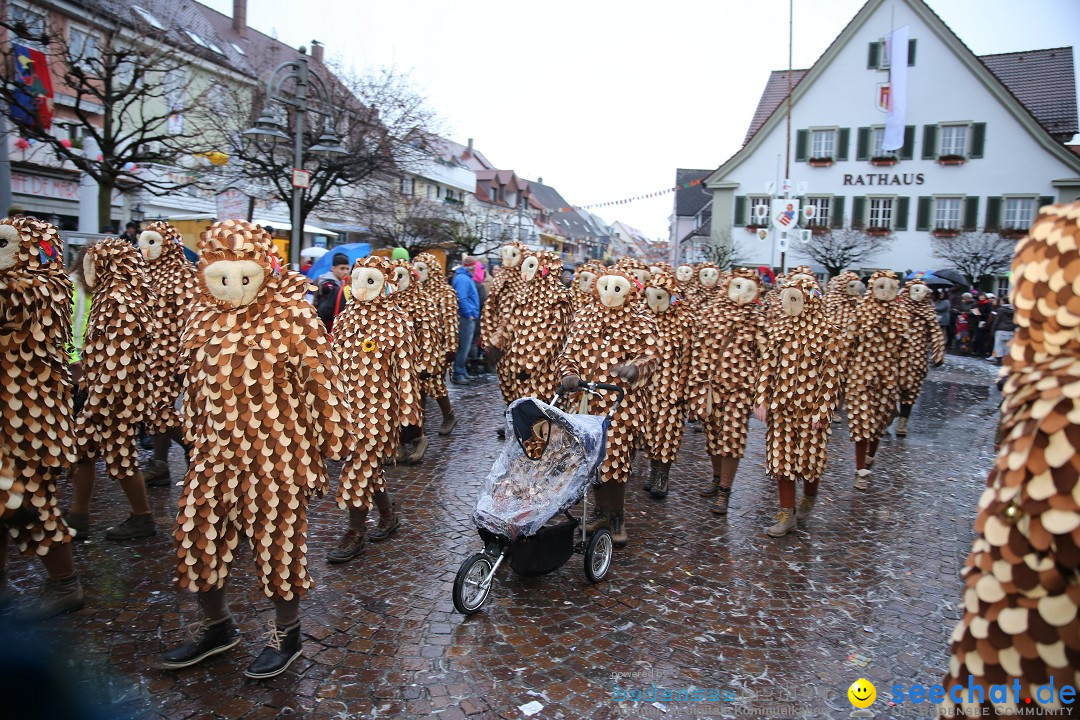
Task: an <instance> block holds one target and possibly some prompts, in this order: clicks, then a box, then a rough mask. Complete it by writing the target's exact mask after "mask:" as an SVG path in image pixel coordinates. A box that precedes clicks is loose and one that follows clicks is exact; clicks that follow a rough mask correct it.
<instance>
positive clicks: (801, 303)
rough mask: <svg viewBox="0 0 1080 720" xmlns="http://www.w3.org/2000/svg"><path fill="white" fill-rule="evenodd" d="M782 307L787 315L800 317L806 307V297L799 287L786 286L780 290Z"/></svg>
mask: <svg viewBox="0 0 1080 720" xmlns="http://www.w3.org/2000/svg"><path fill="white" fill-rule="evenodd" d="M780 307H781V308H783V310H784V314H785V315H787V316H789V317H798V316H799V315H802V312H803V309H804V308H805V307H806V297H805V296H804V295H803V292H802V290H800V289H799V288H784V289H783V290H781V291H780Z"/></svg>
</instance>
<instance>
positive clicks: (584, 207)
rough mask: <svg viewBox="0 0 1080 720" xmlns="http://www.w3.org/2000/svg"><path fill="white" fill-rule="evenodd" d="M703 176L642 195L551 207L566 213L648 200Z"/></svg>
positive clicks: (697, 182) (684, 187) (686, 186)
mask: <svg viewBox="0 0 1080 720" xmlns="http://www.w3.org/2000/svg"><path fill="white" fill-rule="evenodd" d="M704 180H705V178H698V179H697V180H691V181H690V182H684V183H679V184H678V185H676V186H675V187H670V188H664V189H663V190H657V191H656V192H651V193H645V194H644V195H636V196H634V197H630V198H624V199H622V200H609V201H608V202H601V203H593V204H592V205H571V206H567V207H560V208H553V209H552V210H551V212H553V213H568V212H574V211H575V210H595V209H596V208H602V207H611V206H612V205H626V204H627V203H632V202H637V201H638V200H648V199H649V198H654V197H659V196H661V195H668V194H669V193H673V192H678V191H679V190H689V189H690V188H692V187H696V186H698V185H700V184H701V183H702V182H704Z"/></svg>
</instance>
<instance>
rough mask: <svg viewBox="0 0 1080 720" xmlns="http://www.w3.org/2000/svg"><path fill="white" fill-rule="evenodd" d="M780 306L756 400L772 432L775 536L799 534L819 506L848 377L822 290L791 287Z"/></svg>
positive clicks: (768, 454) (768, 452) (768, 443)
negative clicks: (834, 420)
mask: <svg viewBox="0 0 1080 720" xmlns="http://www.w3.org/2000/svg"><path fill="white" fill-rule="evenodd" d="M778 305H779V307H780V310H779V312H778V314H777V317H776V319H775V320H774V321H773V322H772V323H771V324H770V325H769V326H768V330H767V336H766V343H765V357H764V358H763V361H764V362H763V364H762V370H761V375H760V378H759V380H758V392H757V399H756V400H755V405H756V408H755V414H756V415H757V416H758V419H760V420H764V421H765V423H766V426H767V430H766V433H765V465H766V469H767V472H768V474H769V475H770V476H771V477H774V478H776V480H777V486H778V491H779V495H780V512H779V513H778V514H777V516H776V518H775V519H776V524H775V525H773V526H772V527H770V528H769V529H768V530H767V532H768V534H769V535H771V536H773V537H779V536H782V535H785V534H787V533H788V532H790V531H791V530H793V529H795V526H796V523H797V521H798V520H803V519H805V518H806V517H808V516H809V514H810V512H811V510H812V509H813V507H814V502H815V500H816V498H817V483H818V479H819V478H820V477H821V474H822V473H823V472H824V470H825V461H826V458H827V451H828V445H829V434H830V432H831V417H832V411H833V409H834V408H835V406H836V403H837V400H838V398H839V396H840V382H841V376H842V374H843V371H844V368H843V364H844V343H843V341H842V339H841V336H840V331H839V330H837V329H836V328H835V327H834V326H833V325H832V324H831V323H830V322H829V321H828V319H827V318H826V317H825V307H824V302H823V300H822V296H821V290H820V289H819V288H818V285H817V283H816V282H815V281H813V280H810V279H808V278H796V279H794V280H788V281H786V282H785V283H784V284H783V285H782V286H781V289H780V300H779V303H778ZM798 480H802V481H803V501H802V503H801V504H800V505H799V508H798V511H796V508H795V494H796V487H795V483H796V481H798Z"/></svg>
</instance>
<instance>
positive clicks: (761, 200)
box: [698, 195, 770, 227]
mask: <svg viewBox="0 0 1080 720" xmlns="http://www.w3.org/2000/svg"><path fill="white" fill-rule="evenodd" d="M769 200H770V198H769V196H768V195H747V196H746V224H747V225H755V226H757V225H768V224H769ZM759 205H764V206H765V218H764V219H763V220H758V217H757V215H756V214H755V213H754V208H755V207H758V206H759ZM698 227H700V225H699V226H698Z"/></svg>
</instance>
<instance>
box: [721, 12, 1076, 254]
mask: <svg viewBox="0 0 1080 720" xmlns="http://www.w3.org/2000/svg"><path fill="white" fill-rule="evenodd" d="M904 26H907V28H908V32H909V37H910V42H909V45H908V49H909V51H910V55H911V56H910V58H909V62H908V64H907V65H908V66H907V68H906V69H907V82H908V92H907V109H906V114H905V117H904V125H905V134H904V140H905V142H904V147H903V148H902V149H901V150H898V151H894V152H891V153H890V152H885V151H882V150H881V136H882V133H883V128H884V125H885V120H886V113H885V111H884V110H883V109H879V98H880V97H881V93H882V87H883V85H884V84H886V83H888V82H889V79H890V78H889V72H888V67H887V66H888V59H887V57H886V56H885V53H884V52H883V38H885V37H886V36H887V35H888V34H889V33H890V32H891V31H893V30H895V29H898V28H902V27H904ZM1025 62H1026V63H1027V64H1026V65H1025V64H1024V63H1025ZM1074 73H1075V71H1074V69H1073V58H1072V49H1071V48H1056V49H1052V50H1038V51H1032V52H1029V53H1009V54H1006V55H995V56H985V57H983V58H979V57H976V56H975V55H974V54H973V53H972V52H971V51H970V50H969V49H968V48H967V47H966V46H965V45H964V44H963V43H962V42H961V41H960V40H959V38H957V37H956V35H955V34H954V33H953V32H952V31H951V30H950V29H949V28H948V26H946V25H945V24H944V22H943V21H942V20H941V18H939V17H938V16H937V15H936V14H935V13H934V12H933V11H932V10H931V9H930V8H929V7H927V5H926V4H925V3H923V2H922V0H895V1H894V2H889V3H885V2H884V1H883V0H870V1H869V2H868V3H867V4H866V5H865V6H864V7H863V8H862V9H861V10H860V11H859V13H858V14H857V15H856V16H855V18H854V19H853V20H852V21H851V22H850V23H849V24H848V26H847V27H846V28H845V29H844V31H843V32H842V33H841V34H840V36H839V37H837V39H836V40H835V41H834V42H833V44H832V45H831V46H830V47H829V48H828V49H827V50H826V51H825V53H824V54H823V55H822V56H821V58H819V59H818V61H817V62H816V63H815V64H814V66H813V67H812V68H810V69H809V70H807V71H795V73H793V75H792V80H793V81H795V82H796V84H795V87H794V90H793V92H792V94H791V97H792V109H791V163H790V165H791V171H790V176H791V177H790V179H791V181H792V185H793V186H795V187H796V188H802V189H803V192H802V193H801V197H800V199H801V201H802V205H803V206H806V205H808V204H809V205H814V206H815V209H816V210H817V213H816V216H815V219H814V220H812V221H809V222H807V221H806V220H805V219H804V221H803V224H804V226H806V225H808V224H810V225H817V226H818V228H817V230H816V232H825V231H827V230H828V229H830V228H841V227H845V226H853V227H859V228H863V229H865V230H866V231H867V232H878V233H892V234H893V235H894V236H895V241H894V242H893V244H892V245H891V247H890V249H889V250H887V251H884V252H882V253H880V254H879V255H878V256H875V257H874V258H873V259H871V260H870V261H868V263H867V266H868V267H870V266H872V267H882V268H891V269H894V270H910V269H915V270H921V269H926V268H938V267H947V266H948V263H947V262H945V261H942V260H941V259H938V258H935V257H934V256H933V253H932V250H931V237H932V234H946V235H947V234H949V233H959V232H964V231H967V230H984V229H986V230H993V231H1002V232H1013V233H1018V232H1020V231H1022V230H1024V229H1026V228H1027V227H1028V226H1029V225H1030V223H1031V221H1032V219H1033V218H1034V215H1035V213H1036V212H1037V209H1038V207H1039V206H1040V205H1041V204H1044V203H1050V202H1067V201H1072V200H1074V199H1076V198H1077V197H1078V196H1080V156H1077V155H1076V154H1075V153H1073V152H1072V151H1071V150H1070V148H1068V147H1067V146H1066V145H1065V142H1067V141H1068V138H1070V137H1071V136H1072V134H1073V133H1075V132H1076V131H1077V128H1076V95H1075V90H1074V80H1075V76H1074ZM1066 75H1067V82H1066V81H1065V76H1066ZM777 76H779V78H778V77H777ZM778 79H779V80H782V91H780V92H777V90H778V87H779V85H780V83H774V82H772V81H771V82H770V87H769V88H767V89H766V93H765V95H764V96H763V97H762V105H761V106H759V108H758V113H757V115H756V116H755V122H754V124H753V125H752V126H751V128H750V132H749V133H748V136H747V141H746V143H745V144H744V146H743V148H742V149H741V150H739V151H738V152H737V153H736V154H735V155H734V156H732V157H731V158H730V159H729V160H728V161H727V162H725V163H724V164H723V165H722V166H721V167H720V168H718V169H717V170H716V171H715V172H713V173H712V174H711V175H710V176H709V178H708V179H707V180H706V183H705V184H706V187H707V188H708V189H709V190H710V191H711V192H712V194H713V203H712V226H711V234H712V236H711V241H712V242H714V243H719V242H724V241H725V239H726V238H727V237H730V238H732V239H733V240H734V241H735V242H736V243H737V245H738V246H739V248H740V251H741V254H742V255H743V256H744V259H745V261H746V262H747V263H752V264H755V265H758V264H761V265H769V264H774V265H778V264H779V262H780V253H779V252H778V250H777V248H776V246H775V245H776V236H777V233H775V232H772V233H770V237H769V238H768V239H766V240H761V239H759V236H758V233H757V228H756V227H755V226H756V225H760V224H763V223H761V222H759V221H758V220H757V218H758V214H757V213H756V212H755V206H756V205H760V204H766V203H768V202H769V199H770V193H769V191H770V189H772V187H773V186H775V187H780V186H781V185H782V180H783V177H782V175H778V173H782V172H783V167H784V162H783V160H784V156H785V153H786V149H787V128H786V123H785V119H786V118H785V115H786V95H787V77H786V74H784V73H779V74H778V73H774V78H773V80H778ZM1054 81H1057V82H1056V84H1055V82H1054ZM1048 95H1049V96H1048ZM1050 96H1052V97H1050ZM1022 100H1023V101H1022ZM1025 102H1027V104H1026V105H1025ZM778 168H779V170H778ZM804 261H805V259H804V258H800V257H799V256H798V255H797V254H796V255H793V254H792V252H790V251H789V252H788V256H787V265H788V266H790V265H792V264H794V263H795V262H804Z"/></svg>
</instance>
